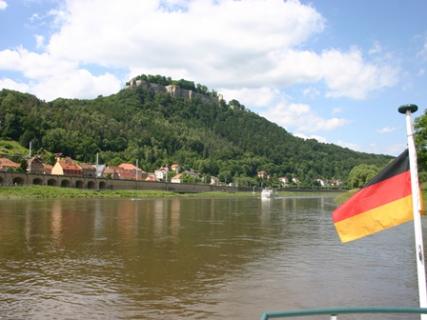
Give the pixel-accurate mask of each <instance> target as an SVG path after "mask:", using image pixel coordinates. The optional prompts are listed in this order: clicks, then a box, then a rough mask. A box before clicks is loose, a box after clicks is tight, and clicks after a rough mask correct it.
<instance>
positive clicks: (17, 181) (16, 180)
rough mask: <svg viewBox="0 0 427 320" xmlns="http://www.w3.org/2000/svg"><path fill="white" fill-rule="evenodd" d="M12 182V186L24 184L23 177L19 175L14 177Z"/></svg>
mask: <svg viewBox="0 0 427 320" xmlns="http://www.w3.org/2000/svg"><path fill="white" fill-rule="evenodd" d="M12 184H13V185H14V186H22V185H23V184H24V179H22V178H21V177H15V178H13V180H12Z"/></svg>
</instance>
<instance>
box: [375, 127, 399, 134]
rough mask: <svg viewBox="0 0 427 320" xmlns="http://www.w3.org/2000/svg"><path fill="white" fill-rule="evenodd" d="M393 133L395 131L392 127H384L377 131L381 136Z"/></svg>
mask: <svg viewBox="0 0 427 320" xmlns="http://www.w3.org/2000/svg"><path fill="white" fill-rule="evenodd" d="M393 131H396V128H394V127H384V128H381V129H378V130H377V132H378V133H381V134H385V133H390V132H393Z"/></svg>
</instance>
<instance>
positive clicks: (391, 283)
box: [0, 195, 417, 320]
mask: <svg viewBox="0 0 427 320" xmlns="http://www.w3.org/2000/svg"><path fill="white" fill-rule="evenodd" d="M334 208H335V203H334V200H333V198H332V197H331V196H328V195H325V196H317V197H294V198H279V199H273V200H267V201H261V200H260V199H256V198H239V199H185V198H176V199H150V200H135V199H134V200H104V199H103V200H81V199H78V200H49V201H47V200H28V201H27V200H20V201H12V200H8V201H1V202H0V319H2V320H3V319H237V320H239V319H259V317H260V314H261V313H262V312H263V311H270V310H287V309H297V308H298V309H299V308H308V307H321V306H322V307H330V306H394V305H398V306H417V286H416V282H417V280H416V268H415V261H414V248H413V246H414V245H413V231H412V225H411V224H410V223H408V224H405V225H401V226H399V227H396V228H394V229H391V230H388V231H385V232H382V233H379V234H377V235H374V236H371V237H367V238H364V239H361V240H358V241H354V242H351V243H348V244H345V245H343V244H341V243H340V242H339V240H338V237H337V235H336V233H335V229H334V227H333V224H332V222H331V218H330V216H331V212H332V211H333V209H334ZM347 319H348V318H347ZM365 319H366V318H365Z"/></svg>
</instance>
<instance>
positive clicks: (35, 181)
mask: <svg viewBox="0 0 427 320" xmlns="http://www.w3.org/2000/svg"><path fill="white" fill-rule="evenodd" d="M33 184H35V185H42V184H43V180H42V179H41V178H34V179H33Z"/></svg>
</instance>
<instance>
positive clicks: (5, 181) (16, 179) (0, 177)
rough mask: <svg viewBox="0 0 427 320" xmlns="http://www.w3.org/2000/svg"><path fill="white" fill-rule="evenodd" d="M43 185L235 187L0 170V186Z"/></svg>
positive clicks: (195, 189)
mask: <svg viewBox="0 0 427 320" xmlns="http://www.w3.org/2000/svg"><path fill="white" fill-rule="evenodd" d="M22 185H43V186H57V187H68V188H80V189H93V190H104V189H109V190H167V191H174V192H207V191H227V192H235V191H237V188H236V187H226V186H211V185H206V184H185V183H166V182H151V181H135V180H117V179H107V178H91V177H76V176H58V175H50V174H27V173H16V172H0V186H22Z"/></svg>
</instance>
